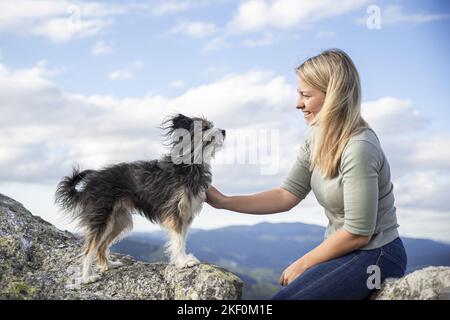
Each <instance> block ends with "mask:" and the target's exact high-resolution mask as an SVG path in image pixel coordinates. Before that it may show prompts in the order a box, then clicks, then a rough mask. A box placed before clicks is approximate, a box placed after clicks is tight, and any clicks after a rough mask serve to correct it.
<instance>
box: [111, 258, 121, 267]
mask: <svg viewBox="0 0 450 320" xmlns="http://www.w3.org/2000/svg"><path fill="white" fill-rule="evenodd" d="M121 266H123V263H122V262H120V261H112V260H109V261H108V267H110V268H118V267H121Z"/></svg>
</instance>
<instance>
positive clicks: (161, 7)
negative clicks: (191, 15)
mask: <svg viewBox="0 0 450 320" xmlns="http://www.w3.org/2000/svg"><path fill="white" fill-rule="evenodd" d="M193 5H194V4H193V3H192V2H190V1H163V2H161V3H159V4H158V5H156V6H154V7H153V8H152V9H151V13H152V14H153V15H155V16H163V15H167V14H172V13H177V12H183V11H187V10H189V9H191V8H192V7H193Z"/></svg>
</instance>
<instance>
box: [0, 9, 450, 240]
mask: <svg viewBox="0 0 450 320" xmlns="http://www.w3.org/2000/svg"><path fill="white" fill-rule="evenodd" d="M448 30H450V2H448V1H431V0H430V1H425V0H423V1H405V0H403V1H402V0H398V1H396V0H391V1H365V0H353V1H352V0H344V1H334V0H320V1H306V0H305V1H303V0H270V1H269V0H251V1H237V0H208V1H206V0H195V1H194V0H176V1H157V0H154V1H103V2H102V1H96V2H94V1H56V0H55V1H52V0H45V1H37V0H33V1H31V0H29V1H28V0H2V1H0V133H1V138H0V193H3V194H6V195H8V196H10V197H13V198H15V199H17V200H18V201H20V202H22V203H23V204H24V205H25V206H26V207H27V208H28V209H29V210H30V211H32V212H33V213H34V214H36V215H40V216H41V217H43V218H44V219H46V220H48V221H50V222H52V223H54V224H55V225H57V226H58V227H60V228H62V229H68V230H73V225H72V224H70V223H69V222H68V221H67V220H66V219H65V218H64V217H63V216H62V215H61V213H60V212H59V211H58V208H57V207H55V206H54V204H53V194H54V191H55V186H56V184H57V182H58V180H59V179H60V178H61V177H62V176H63V175H65V174H67V173H69V171H70V168H71V167H72V166H73V165H75V164H79V165H80V166H81V167H82V168H100V167H102V166H104V165H107V164H111V163H116V162H121V161H133V160H143V159H153V158H158V157H159V156H160V155H161V154H162V153H164V152H167V150H166V149H165V148H164V147H163V146H162V145H161V132H160V130H159V129H158V128H157V127H158V126H159V125H160V123H161V121H162V120H163V118H164V117H165V116H167V115H168V114H171V113H173V112H182V113H185V114H188V115H202V114H203V115H204V116H206V117H207V118H209V119H210V120H212V121H213V122H214V123H215V124H216V125H217V126H219V127H221V128H225V129H227V132H228V136H227V139H228V140H227V144H226V148H225V149H224V150H223V151H222V153H221V154H219V155H218V158H217V159H216V160H215V162H214V164H213V172H214V178H213V184H214V185H215V186H216V187H217V188H218V189H219V190H221V191H222V192H224V193H226V194H229V195H237V194H250V193H255V192H260V191H264V190H268V189H272V188H276V187H278V186H279V185H280V183H281V181H282V180H283V178H284V177H285V175H286V173H287V171H288V170H289V168H290V166H291V164H292V163H293V161H294V159H295V156H296V153H297V152H298V149H299V146H300V145H301V143H302V141H303V139H304V137H305V134H306V132H307V130H308V127H307V126H306V124H305V123H304V120H303V118H302V117H303V116H302V114H300V112H298V111H297V110H295V102H296V83H295V73H294V68H295V67H296V66H297V65H298V64H299V63H301V62H302V61H303V60H304V59H306V58H308V57H309V56H312V55H315V54H318V53H319V52H321V51H322V50H325V49H328V48H333V47H337V48H341V49H343V50H345V51H346V52H347V53H348V54H349V55H350V56H351V57H352V58H353V60H354V62H355V64H356V66H357V68H358V70H359V72H360V76H361V80H362V89H363V105H362V112H363V116H364V117H365V118H366V119H367V120H368V122H369V123H370V124H371V125H372V127H373V128H374V129H375V131H376V132H377V134H378V136H379V138H380V140H381V142H382V147H383V149H384V151H385V153H386V155H387V157H388V160H389V162H390V165H391V170H392V179H393V184H394V192H395V197H396V207H397V214H398V219H399V223H400V232H401V234H402V235H405V236H411V237H425V238H431V239H436V240H441V241H446V242H450V201H448V196H449V195H450V128H449V124H450V121H449V120H450V110H449V108H450V105H449V101H450V92H449V82H450V79H449V77H450V61H449V46H450V44H449V42H448V38H449V34H448V33H449V32H448ZM261 221H269V222H282V221H283V222H285V221H288V222H289V221H290V222H294V221H299V222H304V223H314V224H320V225H324V226H325V225H326V223H327V221H326V218H325V215H324V212H323V208H321V207H320V206H319V204H318V203H317V201H316V200H315V198H314V195H313V193H312V192H311V193H310V194H309V195H308V197H307V198H306V199H305V200H304V201H302V202H301V203H300V204H299V205H298V206H297V207H296V208H294V209H293V210H291V211H290V212H289V213H283V214H278V215H271V216H264V217H257V216H253V215H243V214H237V213H233V212H228V211H218V210H215V209H213V208H211V207H210V206H208V205H205V206H204V209H203V211H202V213H201V215H200V216H199V217H198V219H196V220H195V221H194V227H196V228H205V229H210V228H216V227H220V226H225V225H232V224H255V223H258V222H261ZM156 229H158V227H155V226H153V225H151V224H150V223H148V222H146V221H145V220H143V219H142V218H136V219H135V230H139V231H143V230H156Z"/></svg>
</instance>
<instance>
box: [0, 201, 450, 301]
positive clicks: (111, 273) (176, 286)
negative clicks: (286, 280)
mask: <svg viewBox="0 0 450 320" xmlns="http://www.w3.org/2000/svg"><path fill="white" fill-rule="evenodd" d="M80 252H81V241H80V239H78V238H77V237H76V236H74V235H73V234H71V233H70V232H67V231H61V230H59V229H57V228H56V227H54V226H53V225H51V224H50V223H48V222H46V221H44V220H42V219H41V218H39V217H37V216H33V215H32V214H31V213H30V212H29V211H28V210H27V209H25V208H24V207H23V206H22V205H21V204H20V203H18V202H17V201H15V200H13V199H11V198H8V197H6V196H3V195H1V194H0V299H202V300H203V299H240V298H241V294H242V281H241V280H240V279H239V278H238V277H236V276H235V275H234V274H232V273H230V272H228V271H227V270H225V269H222V268H220V267H217V266H214V265H211V264H200V265H197V266H194V267H192V268H186V269H182V270H179V269H176V268H174V267H172V266H170V265H167V264H165V263H144V262H139V261H135V260H134V259H132V258H131V257H130V256H123V255H118V254H114V255H113V257H114V260H116V261H117V260H119V261H121V262H122V263H123V266H121V267H119V268H116V269H111V270H108V271H106V272H105V273H103V274H102V277H101V278H100V280H98V281H97V282H94V283H90V284H83V285H81V284H80V283H79V282H78V278H79V275H80V267H79V266H80V263H79V256H78V255H79V254H80ZM449 289H450V267H428V268H424V269H421V270H418V271H415V272H413V273H411V274H408V275H406V276H405V277H402V278H400V279H387V280H386V281H385V282H384V283H383V284H382V288H381V290H378V291H377V292H375V293H374V294H372V295H371V296H370V299H378V300H386V299H387V300H400V299H450V290H449Z"/></svg>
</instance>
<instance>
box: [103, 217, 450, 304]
mask: <svg viewBox="0 0 450 320" xmlns="http://www.w3.org/2000/svg"><path fill="white" fill-rule="evenodd" d="M324 233H325V228H323V227H321V226H317V225H310V224H303V223H276V224H273V223H260V224H257V225H253V226H230V227H224V228H220V229H214V230H199V229H193V230H191V231H190V233H189V236H188V241H187V251H188V252H192V253H194V254H195V255H196V256H197V258H199V259H200V260H201V261H205V262H209V263H214V264H217V265H220V266H222V267H224V268H227V269H228V270H231V271H233V272H234V273H236V274H237V275H238V276H239V277H240V278H241V279H242V280H243V281H244V283H245V286H244V292H243V297H244V298H247V299H249V298H251V299H255V298H261V299H262V298H267V297H269V296H270V295H271V294H272V293H274V292H276V291H277V290H278V288H279V287H278V278H279V275H280V273H281V271H282V270H284V268H286V267H287V266H288V265H289V264H291V263H292V262H294V261H295V260H296V259H297V258H299V257H300V256H302V255H304V254H305V253H306V252H308V251H309V250H311V249H313V248H314V247H316V246H317V245H318V244H320V243H321V242H322V240H323V236H324ZM402 240H403V243H404V245H405V248H406V251H407V254H408V265H407V273H411V272H413V271H414V270H417V269H419V268H422V267H424V266H450V245H448V244H444V243H440V242H436V241H433V240H428V239H414V238H407V237H402ZM164 241H165V238H164V233H163V232H154V233H133V234H131V235H130V236H128V237H127V238H125V239H124V240H122V241H121V242H120V243H118V244H116V245H115V246H114V247H113V248H112V250H113V251H116V252H119V253H127V254H130V255H131V256H133V257H135V258H136V259H140V260H144V261H150V262H156V261H161V260H164V261H166V260H165V259H166V258H165V256H164V252H163V248H162V246H163V244H164Z"/></svg>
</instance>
